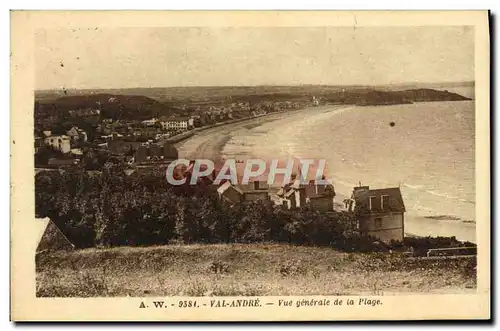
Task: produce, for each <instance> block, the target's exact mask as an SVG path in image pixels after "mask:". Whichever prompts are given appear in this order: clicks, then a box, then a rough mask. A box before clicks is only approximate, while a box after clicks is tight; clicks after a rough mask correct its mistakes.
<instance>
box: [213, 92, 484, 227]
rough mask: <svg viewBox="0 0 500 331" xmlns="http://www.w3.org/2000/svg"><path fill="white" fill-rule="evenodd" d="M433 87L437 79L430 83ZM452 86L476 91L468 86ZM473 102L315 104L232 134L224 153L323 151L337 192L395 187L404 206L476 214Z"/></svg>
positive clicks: (455, 215) (429, 212) (469, 217)
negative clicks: (369, 104) (361, 186)
mask: <svg viewBox="0 0 500 331" xmlns="http://www.w3.org/2000/svg"><path fill="white" fill-rule="evenodd" d="M433 88H436V87H433ZM442 89H443V90H444V89H446V90H448V91H450V92H455V93H458V94H461V95H464V96H466V97H470V98H474V89H473V87H459V88H456V87H455V88H452V87H446V86H443V87H442ZM474 105H475V103H474V100H471V101H447V102H420V103H414V104H409V105H391V106H369V107H360V106H345V105H341V106H340V105H333V106H320V107H312V108H309V109H306V110H305V111H300V112H295V113H291V114H290V115H289V116H286V117H283V118H280V119H278V120H275V121H271V122H267V123H265V124H263V125H259V126H255V127H252V126H250V127H248V128H245V129H243V130H241V131H240V132H238V134H235V135H233V136H232V138H231V139H230V140H229V141H228V142H227V144H226V145H225V147H224V149H223V151H222V152H223V155H224V156H225V157H238V156H242V155H243V156H246V157H250V156H251V157H258V158H264V159H272V158H282V159H286V158H321V159H325V160H326V171H327V177H328V178H329V179H330V180H331V181H332V182H333V184H334V186H335V190H336V192H337V194H338V195H339V196H344V197H348V196H350V194H351V192H352V189H353V187H354V186H357V185H360V184H361V185H367V186H370V188H384V187H400V188H401V192H402V194H403V198H404V201H405V205H406V209H407V213H408V214H410V215H418V216H422V217H427V218H435V219H440V218H441V219H453V220H457V221H461V222H468V223H474V222H475V160H474V158H475V106H474Z"/></svg>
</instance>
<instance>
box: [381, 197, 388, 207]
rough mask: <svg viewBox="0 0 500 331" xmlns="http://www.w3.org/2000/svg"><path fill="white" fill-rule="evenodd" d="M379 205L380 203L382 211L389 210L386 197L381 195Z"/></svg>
mask: <svg viewBox="0 0 500 331" xmlns="http://www.w3.org/2000/svg"><path fill="white" fill-rule="evenodd" d="M381 203H382V208H381V209H382V210H384V209H386V210H387V209H389V207H390V204H389V196H388V195H382V197H381Z"/></svg>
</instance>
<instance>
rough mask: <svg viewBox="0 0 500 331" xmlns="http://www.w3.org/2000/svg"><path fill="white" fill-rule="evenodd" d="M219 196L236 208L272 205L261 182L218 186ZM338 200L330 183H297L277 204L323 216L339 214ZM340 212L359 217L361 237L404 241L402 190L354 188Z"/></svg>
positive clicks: (288, 187)
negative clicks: (250, 203) (307, 208)
mask: <svg viewBox="0 0 500 331" xmlns="http://www.w3.org/2000/svg"><path fill="white" fill-rule="evenodd" d="M217 192H218V194H219V197H220V199H222V200H224V201H226V202H228V203H230V204H233V205H234V204H238V203H241V202H243V201H256V200H260V201H265V202H270V201H271V193H270V187H269V185H268V184H267V183H266V182H262V181H254V182H251V183H249V184H247V185H233V184H231V183H230V182H229V181H226V182H225V183H223V184H221V185H220V186H219V188H218V189H217ZM335 196H336V194H335V189H334V186H333V185H332V184H331V183H328V184H318V182H316V181H314V180H312V181H309V183H307V184H302V183H300V181H299V180H297V179H295V180H292V181H291V182H290V183H289V184H286V185H284V186H283V187H281V188H280V189H279V191H278V192H277V197H278V199H277V200H276V201H275V203H277V204H281V205H283V206H284V207H286V208H287V209H296V208H301V207H305V206H308V205H309V206H310V207H311V208H312V209H314V210H316V211H318V212H320V213H330V212H333V211H335V210H336V206H335V205H334V198H335ZM340 210H343V211H346V212H348V213H354V214H355V215H356V221H357V228H358V231H359V232H360V234H362V235H366V236H371V237H373V238H376V239H378V240H380V241H381V242H384V243H386V244H390V243H391V241H403V238H404V213H405V212H406V209H405V205H404V202H403V197H402V195H401V190H400V188H399V187H392V188H383V189H370V187H369V186H359V187H355V188H354V189H353V192H352V195H351V197H350V198H349V199H346V200H344V205H343V207H342V208H340ZM337 211H339V210H337Z"/></svg>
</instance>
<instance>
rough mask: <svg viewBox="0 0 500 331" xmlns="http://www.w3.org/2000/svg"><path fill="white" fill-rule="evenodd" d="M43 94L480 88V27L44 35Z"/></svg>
mask: <svg viewBox="0 0 500 331" xmlns="http://www.w3.org/2000/svg"><path fill="white" fill-rule="evenodd" d="M35 68H36V73H35V75H36V89H39V90H40V89H61V88H66V89H72V88H76V89H86V88H88V89H93V88H131V87H170V86H231V85H299V84H325V85H381V84H393V83H413V82H419V83H439V82H459V81H472V80H474V28H473V27H466V26H454V27H452V26H436V27H356V28H353V27H315V28H309V27H307V28H300V27H297V28H290V27H254V28H171V27H168V28H156V27H155V28H105V29H101V28H91V29H85V28H80V29H58V30H37V31H36V33H35Z"/></svg>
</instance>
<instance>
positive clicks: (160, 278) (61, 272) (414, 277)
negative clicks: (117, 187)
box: [36, 244, 476, 297]
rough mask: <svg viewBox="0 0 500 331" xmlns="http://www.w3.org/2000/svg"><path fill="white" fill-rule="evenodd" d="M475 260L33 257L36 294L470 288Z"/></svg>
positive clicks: (238, 247)
mask: <svg viewBox="0 0 500 331" xmlns="http://www.w3.org/2000/svg"><path fill="white" fill-rule="evenodd" d="M475 266H476V259H475V258H467V259H407V258H404V257H402V256H400V255H397V254H380V253H378V254H377V253H372V254H360V253H341V252H338V251H336V250H333V249H331V248H318V247H304V246H302V247H300V246H291V245H284V244H282V245H277V244H272V245H271V244H251V245H242V244H226V245H224V244H220V245H181V246H178V245H169V246H156V247H143V248H141V247H120V248H112V249H93V248H92V249H83V250H77V251H73V252H55V253H42V254H40V255H38V256H37V261H36V271H37V272H36V279H37V296H49V297H54V296H59V297H65V296H82V297H92V296H127V295H129V296H138V297H143V296H174V295H181V296H182V295H185V296H258V295H360V294H367V295H386V294H389V295H390V294H391V293H411V292H413V293H415V292H431V293H435V292H441V293H464V292H467V291H475V287H476V280H475V277H476V273H475Z"/></svg>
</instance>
